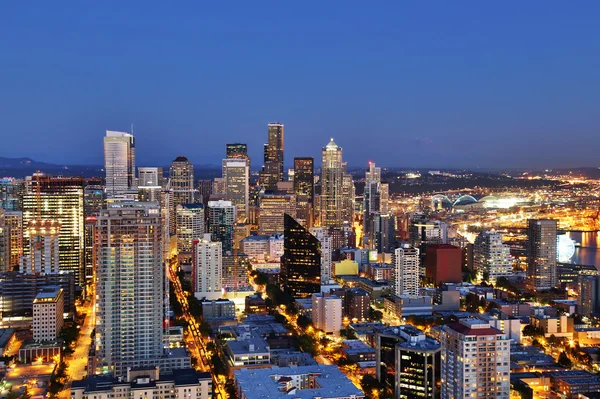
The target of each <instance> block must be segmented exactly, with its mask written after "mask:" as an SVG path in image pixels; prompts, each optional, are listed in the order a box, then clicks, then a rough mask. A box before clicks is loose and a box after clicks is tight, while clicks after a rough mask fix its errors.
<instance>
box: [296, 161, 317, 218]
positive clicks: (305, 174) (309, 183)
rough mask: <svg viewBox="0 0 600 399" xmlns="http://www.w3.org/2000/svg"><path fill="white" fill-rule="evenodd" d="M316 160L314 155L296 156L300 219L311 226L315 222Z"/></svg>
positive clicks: (298, 213) (297, 203) (297, 197)
mask: <svg viewBox="0 0 600 399" xmlns="http://www.w3.org/2000/svg"><path fill="white" fill-rule="evenodd" d="M314 164H315V160H314V159H313V158H312V157H306V158H298V157H296V158H294V180H293V181H294V193H295V194H296V212H297V216H298V220H299V221H303V222H304V223H303V224H304V226H306V227H308V228H310V227H312V224H313V208H314V197H315V165H314Z"/></svg>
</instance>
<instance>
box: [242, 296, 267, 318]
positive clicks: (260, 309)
mask: <svg viewBox="0 0 600 399" xmlns="http://www.w3.org/2000/svg"><path fill="white" fill-rule="evenodd" d="M245 311H246V314H252V313H260V314H266V313H268V312H267V302H266V301H265V300H264V299H263V297H262V295H260V294H258V293H257V294H254V295H249V296H247V297H246V299H245Z"/></svg>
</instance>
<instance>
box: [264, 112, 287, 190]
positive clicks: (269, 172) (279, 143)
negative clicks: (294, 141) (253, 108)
mask: <svg viewBox="0 0 600 399" xmlns="http://www.w3.org/2000/svg"><path fill="white" fill-rule="evenodd" d="M283 149H284V134H283V124H281V123H269V125H268V143H267V144H265V147H264V164H263V167H262V171H261V173H260V181H261V185H262V186H263V187H265V189H267V190H276V189H277V182H280V181H283Z"/></svg>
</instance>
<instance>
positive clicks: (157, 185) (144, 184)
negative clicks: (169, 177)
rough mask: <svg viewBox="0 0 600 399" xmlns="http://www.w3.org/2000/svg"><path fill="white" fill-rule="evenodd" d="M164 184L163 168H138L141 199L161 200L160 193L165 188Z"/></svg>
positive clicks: (144, 200)
mask: <svg viewBox="0 0 600 399" xmlns="http://www.w3.org/2000/svg"><path fill="white" fill-rule="evenodd" d="M163 185H164V177H163V168H157V167H143V168H138V193H139V199H140V201H143V202H160V193H161V191H162V190H163Z"/></svg>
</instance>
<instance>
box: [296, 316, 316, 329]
mask: <svg viewBox="0 0 600 399" xmlns="http://www.w3.org/2000/svg"><path fill="white" fill-rule="evenodd" d="M296 324H298V327H300V328H301V329H303V330H306V329H307V328H308V326H310V325H311V324H312V321H311V320H310V319H309V318H308V317H306V316H305V315H303V314H302V315H300V316H298V320H296Z"/></svg>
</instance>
